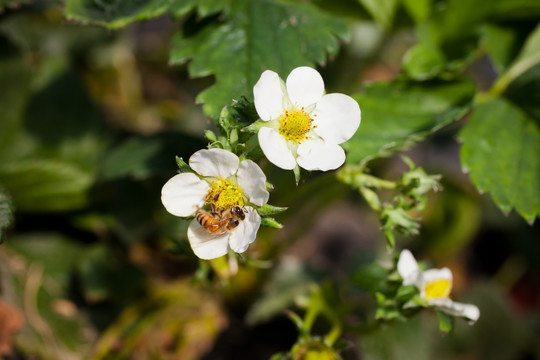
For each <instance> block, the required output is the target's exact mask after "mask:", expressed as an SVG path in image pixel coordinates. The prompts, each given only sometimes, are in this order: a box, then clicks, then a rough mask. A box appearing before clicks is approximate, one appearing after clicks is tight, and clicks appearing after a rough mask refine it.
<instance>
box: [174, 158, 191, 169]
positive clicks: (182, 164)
mask: <svg viewBox="0 0 540 360" xmlns="http://www.w3.org/2000/svg"><path fill="white" fill-rule="evenodd" d="M176 165H178V168H180V171H181V172H194V171H193V169H191V168H190V167H189V165H188V164H187V163H186V162H185V161H184V159H182V158H181V157H180V156H177V157H176Z"/></svg>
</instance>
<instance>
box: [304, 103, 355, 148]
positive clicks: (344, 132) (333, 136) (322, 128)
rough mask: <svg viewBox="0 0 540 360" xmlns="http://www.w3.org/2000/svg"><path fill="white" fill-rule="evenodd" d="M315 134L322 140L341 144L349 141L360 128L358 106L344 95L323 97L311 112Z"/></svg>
mask: <svg viewBox="0 0 540 360" xmlns="http://www.w3.org/2000/svg"><path fill="white" fill-rule="evenodd" d="M312 119H313V125H314V126H317V127H316V128H315V130H314V131H315V132H316V133H317V135H319V136H320V137H322V138H323V139H324V140H326V141H329V142H332V143H334V144H341V143H343V142H345V141H347V140H349V139H350V138H351V137H352V136H353V135H354V133H355V132H356V130H357V129H358V126H360V106H358V103H357V102H356V100H354V99H353V98H352V97H350V96H347V95H344V94H328V95H325V96H323V97H322V98H321V99H320V100H319V101H318V102H317V106H316V107H315V110H313V112H312Z"/></svg>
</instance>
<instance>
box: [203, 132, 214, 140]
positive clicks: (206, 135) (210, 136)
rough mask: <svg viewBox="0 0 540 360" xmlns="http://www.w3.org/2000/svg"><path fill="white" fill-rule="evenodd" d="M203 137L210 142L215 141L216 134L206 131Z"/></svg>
mask: <svg viewBox="0 0 540 360" xmlns="http://www.w3.org/2000/svg"><path fill="white" fill-rule="evenodd" d="M204 136H205V137H206V138H207V139H208V140H210V141H217V137H216V134H215V133H214V132H213V131H212V130H206V131H205V132H204Z"/></svg>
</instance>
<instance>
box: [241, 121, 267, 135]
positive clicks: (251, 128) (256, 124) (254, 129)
mask: <svg viewBox="0 0 540 360" xmlns="http://www.w3.org/2000/svg"><path fill="white" fill-rule="evenodd" d="M264 126H268V123H267V122H266V121H263V120H261V119H259V120H257V121H255V122H254V123H252V124H251V125H249V126H246V127H245V128H243V129H242V131H244V132H251V133H257V132H259V130H260V129H261V128H262V127H264Z"/></svg>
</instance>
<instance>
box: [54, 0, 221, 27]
mask: <svg viewBox="0 0 540 360" xmlns="http://www.w3.org/2000/svg"><path fill="white" fill-rule="evenodd" d="M226 3H227V2H226V1H223V0H172V1H162V0H151V1H146V0H108V1H94V0H66V7H65V10H64V12H65V15H66V17H67V18H68V19H70V20H76V21H80V22H82V23H93V24H97V25H101V26H105V27H107V28H110V29H117V28H120V27H123V26H126V25H127V24H129V23H131V22H134V21H141V20H148V19H151V18H154V17H157V16H160V15H163V14H166V13H169V14H171V15H173V16H175V17H179V16H182V15H184V14H186V13H188V12H189V11H191V10H192V9H193V8H195V7H197V8H198V12H199V14H200V15H201V16H203V17H205V16H207V15H210V14H213V13H216V12H219V11H221V10H222V9H223V8H224V5H226Z"/></svg>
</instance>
